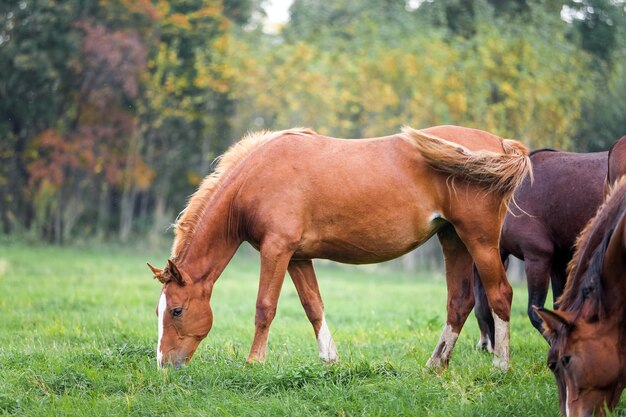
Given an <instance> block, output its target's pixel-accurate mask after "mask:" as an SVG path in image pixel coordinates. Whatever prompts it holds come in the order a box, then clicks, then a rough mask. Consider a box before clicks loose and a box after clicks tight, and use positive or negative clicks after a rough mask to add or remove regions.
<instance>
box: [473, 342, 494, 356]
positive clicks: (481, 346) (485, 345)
mask: <svg viewBox="0 0 626 417" xmlns="http://www.w3.org/2000/svg"><path fill="white" fill-rule="evenodd" d="M476 349H478V350H486V351H487V352H489V353H493V347H492V345H491V341H490V340H488V339H487V340H483V339H480V340H479V341H478V343H476Z"/></svg>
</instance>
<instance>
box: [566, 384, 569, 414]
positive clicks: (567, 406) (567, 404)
mask: <svg viewBox="0 0 626 417" xmlns="http://www.w3.org/2000/svg"><path fill="white" fill-rule="evenodd" d="M567 391H568V389H567V384H565V417H569V401H568V399H569V393H568V392H567Z"/></svg>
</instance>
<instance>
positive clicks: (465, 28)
mask: <svg viewBox="0 0 626 417" xmlns="http://www.w3.org/2000/svg"><path fill="white" fill-rule="evenodd" d="M265 6H266V4H265V2H264V1H263V0H182V1H170V0H63V1H61V0H9V1H3V2H1V3H0V235H2V234H4V235H11V236H28V237H30V238H31V239H36V240H41V241H44V242H51V243H57V244H63V243H67V242H71V241H75V240H77V239H79V240H85V239H88V240H98V241H116V242H118V241H121V242H127V241H138V240H139V241H146V239H147V241H151V240H155V239H161V238H163V237H164V236H169V234H170V233H171V232H168V231H167V228H168V226H169V225H170V224H171V223H172V222H173V221H174V219H175V218H176V215H177V214H178V213H179V212H180V210H181V209H183V208H184V206H185V203H186V201H187V198H188V196H189V195H190V194H191V193H192V192H193V191H194V189H195V188H196V187H197V185H198V184H199V182H200V181H201V179H202V178H203V177H204V176H205V175H206V174H207V173H209V172H211V169H212V161H213V160H214V159H215V158H216V157H217V156H219V155H220V154H221V153H222V152H224V151H225V150H226V149H227V148H228V146H229V145H230V144H231V143H233V142H235V141H237V140H238V139H239V138H240V137H241V136H242V135H244V134H245V133H246V132H247V131H250V130H259V129H269V130H282V129H286V128H290V127H295V126H305V127H310V128H312V129H314V130H316V131H317V132H319V133H322V134H328V135H333V136H338V137H346V138H361V137H372V136H381V135H387V134H393V133H396V132H398V131H399V129H400V128H401V127H402V126H404V125H409V126H412V127H415V128H425V127H428V126H434V125H439V124H456V125H463V126H468V127H475V128H479V129H483V130H487V131H490V132H492V133H495V134H497V135H500V136H502V137H506V138H515V139H518V140H521V141H522V142H523V143H524V144H526V145H527V146H528V147H530V148H531V149H537V148H542V147H551V148H557V149H562V150H568V151H576V152H592V151H599V150H606V149H608V147H609V146H610V145H611V144H612V143H613V142H614V141H615V140H616V139H618V138H619V137H621V136H623V135H624V134H626V94H625V93H626V15H625V9H626V3H625V2H624V1H621V0H560V1H556V0H427V1H415V0H407V1H404V0H359V1H352V0H335V1H332V2H329V1H320V0H294V2H293V4H292V5H291V7H290V9H289V15H290V19H289V21H288V22H287V23H285V24H283V25H276V24H274V25H269V24H267V19H266V16H265V9H264V7H265ZM363 169H367V167H363Z"/></svg>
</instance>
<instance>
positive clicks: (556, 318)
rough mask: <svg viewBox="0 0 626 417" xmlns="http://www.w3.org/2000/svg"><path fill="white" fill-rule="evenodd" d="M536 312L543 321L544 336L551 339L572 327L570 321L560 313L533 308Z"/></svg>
mask: <svg viewBox="0 0 626 417" xmlns="http://www.w3.org/2000/svg"><path fill="white" fill-rule="evenodd" d="M533 309H534V310H535V312H536V313H537V314H538V315H539V317H541V320H543V334H544V336H546V337H548V338H550V337H551V336H554V335H555V334H556V333H558V332H560V331H561V330H563V329H566V328H569V327H572V322H571V321H570V319H569V318H568V317H567V316H566V315H565V313H562V312H560V311H552V310H548V309H545V308H543V307H536V306H533Z"/></svg>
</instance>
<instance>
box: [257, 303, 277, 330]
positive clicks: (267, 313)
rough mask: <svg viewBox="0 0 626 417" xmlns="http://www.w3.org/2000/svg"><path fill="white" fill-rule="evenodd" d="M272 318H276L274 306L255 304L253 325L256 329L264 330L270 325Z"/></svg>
mask: <svg viewBox="0 0 626 417" xmlns="http://www.w3.org/2000/svg"><path fill="white" fill-rule="evenodd" d="M274 316H276V306H275V305H271V304H265V303H260V304H257V306H256V316H255V319H254V325H255V326H256V327H257V328H261V329H265V328H267V327H269V325H270V324H271V323H272V320H274Z"/></svg>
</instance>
